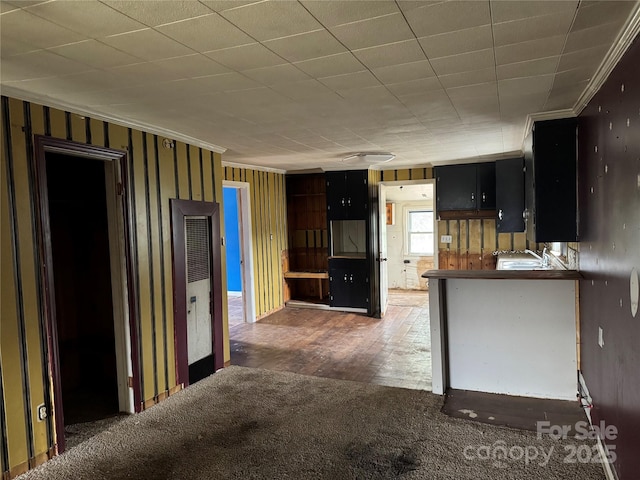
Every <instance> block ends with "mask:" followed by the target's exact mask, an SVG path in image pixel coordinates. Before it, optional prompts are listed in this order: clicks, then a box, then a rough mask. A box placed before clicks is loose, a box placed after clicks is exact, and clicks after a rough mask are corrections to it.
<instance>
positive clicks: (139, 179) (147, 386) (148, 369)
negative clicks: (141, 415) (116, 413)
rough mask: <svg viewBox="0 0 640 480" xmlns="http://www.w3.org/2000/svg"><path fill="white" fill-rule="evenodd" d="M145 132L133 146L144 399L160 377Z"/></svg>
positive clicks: (136, 136) (151, 394)
mask: <svg viewBox="0 0 640 480" xmlns="http://www.w3.org/2000/svg"><path fill="white" fill-rule="evenodd" d="M142 135H143V134H142V133H141V132H138V131H133V132H132V149H131V159H130V161H131V162H132V165H133V170H132V178H131V179H130V180H131V181H132V183H133V190H134V191H133V192H132V196H133V197H135V213H134V215H135V216H134V218H135V226H134V229H135V231H136V238H137V239H138V241H137V260H138V262H137V263H138V265H137V276H138V306H139V309H140V317H139V319H138V321H139V325H140V340H141V352H140V356H141V358H142V365H141V367H142V368H141V369H142V371H143V375H144V377H143V378H144V380H145V381H144V388H143V391H142V397H143V399H151V398H153V397H154V396H155V388H154V382H155V381H156V376H155V372H154V356H153V354H154V351H153V350H154V342H153V338H152V324H151V316H152V310H151V295H150V288H151V284H150V278H149V269H150V262H149V243H148V242H147V222H148V217H147V202H146V188H145V168H144V154H143V145H142Z"/></svg>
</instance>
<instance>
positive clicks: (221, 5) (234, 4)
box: [200, 0, 262, 12]
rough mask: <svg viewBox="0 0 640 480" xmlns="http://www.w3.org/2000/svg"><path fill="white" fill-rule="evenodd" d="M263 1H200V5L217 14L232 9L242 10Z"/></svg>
mask: <svg viewBox="0 0 640 480" xmlns="http://www.w3.org/2000/svg"><path fill="white" fill-rule="evenodd" d="M261 1H262V0H200V3H203V4H205V5H206V6H207V7H209V8H210V9H212V10H215V11H216V12H224V11H225V10H231V9H232V8H241V7H244V6H245V5H249V4H251V3H258V2H261Z"/></svg>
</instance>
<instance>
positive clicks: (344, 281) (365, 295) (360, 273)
mask: <svg viewBox="0 0 640 480" xmlns="http://www.w3.org/2000/svg"><path fill="white" fill-rule="evenodd" d="M329 294H330V305H331V306H332V307H351V308H368V307H369V271H368V264H367V260H366V259H360V258H330V259H329Z"/></svg>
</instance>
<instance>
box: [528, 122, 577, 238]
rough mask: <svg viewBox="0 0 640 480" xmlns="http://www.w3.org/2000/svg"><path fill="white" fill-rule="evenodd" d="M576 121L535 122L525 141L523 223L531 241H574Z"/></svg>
mask: <svg viewBox="0 0 640 480" xmlns="http://www.w3.org/2000/svg"><path fill="white" fill-rule="evenodd" d="M576 166H577V120H576V119H575V118H565V119H560V120H545V121H539V122H535V123H534V125H533V131H532V133H531V134H530V135H529V136H528V137H527V139H526V141H525V192H526V194H525V207H526V209H525V222H526V231H527V238H528V240H529V241H530V242H538V243H539V242H575V241H576V240H577V236H578V224H577V177H576V174H577V169H576Z"/></svg>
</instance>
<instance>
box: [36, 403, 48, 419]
mask: <svg viewBox="0 0 640 480" xmlns="http://www.w3.org/2000/svg"><path fill="white" fill-rule="evenodd" d="M48 415H49V414H48V413H47V406H46V405H45V404H44V403H43V404H42V405H38V421H40V422H42V421H43V420H44V419H45V418H47V417H48Z"/></svg>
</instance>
